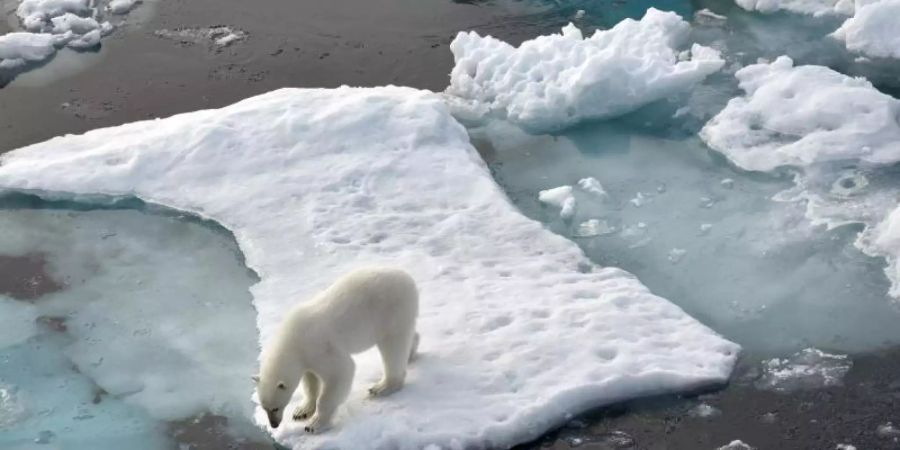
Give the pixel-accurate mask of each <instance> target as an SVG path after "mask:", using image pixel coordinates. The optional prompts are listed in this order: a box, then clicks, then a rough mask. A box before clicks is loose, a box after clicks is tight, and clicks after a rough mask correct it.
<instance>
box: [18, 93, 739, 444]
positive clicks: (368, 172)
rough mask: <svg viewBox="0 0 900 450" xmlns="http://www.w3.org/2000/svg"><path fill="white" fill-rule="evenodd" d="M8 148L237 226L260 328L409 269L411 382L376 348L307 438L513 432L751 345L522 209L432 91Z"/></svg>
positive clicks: (716, 370) (706, 372)
mask: <svg viewBox="0 0 900 450" xmlns="http://www.w3.org/2000/svg"><path fill="white" fill-rule="evenodd" d="M0 161H2V165H0V186H3V187H5V188H8V189H14V190H24V191H28V192H32V193H35V194H39V195H41V196H43V197H46V198H70V199H71V198H74V199H76V200H80V201H87V202H90V201H91V199H96V198H97V197H93V195H95V194H104V195H108V196H114V197H116V196H138V197H140V198H143V199H145V200H146V201H148V202H152V203H155V204H161V205H165V206H168V207H172V208H176V209H179V210H183V211H186V212H190V213H193V214H196V215H199V216H201V217H204V218H208V219H212V220H215V221H217V222H218V223H220V224H222V225H223V226H225V227H226V228H228V229H230V230H232V231H233V232H234V235H235V238H236V240H237V242H238V243H239V245H240V246H241V249H242V250H243V253H244V255H245V256H246V263H247V265H248V266H249V267H251V268H252V269H254V270H255V271H256V272H257V273H258V274H259V276H260V277H261V279H260V281H259V283H258V284H256V285H254V286H253V287H252V288H251V291H252V294H253V297H254V299H253V304H254V305H255V306H256V309H257V313H258V316H257V324H258V327H259V331H260V339H261V341H260V342H261V343H262V344H265V343H266V342H268V340H269V338H270V337H271V336H272V335H273V333H274V331H275V329H276V327H277V326H278V325H279V323H280V321H281V319H282V318H283V317H284V311H285V310H286V309H287V308H289V307H290V306H291V305H293V304H295V303H296V302H298V301H302V300H303V299H307V298H309V297H310V296H311V295H312V294H313V293H315V292H317V291H319V290H320V289H322V288H324V287H325V286H327V285H328V284H329V283H330V282H331V281H332V280H333V279H334V278H335V277H336V276H338V275H340V274H342V273H345V272H347V271H348V270H350V269H351V268H353V267H357V266H360V265H365V264H373V263H385V264H391V265H394V266H399V267H402V268H405V269H406V270H408V271H409V272H410V273H412V274H413V275H414V277H415V278H416V280H417V282H418V283H419V286H420V289H421V292H422V300H421V301H422V305H421V313H420V318H419V331H420V333H421V334H422V343H421V346H420V350H421V352H422V356H421V357H420V358H419V359H418V360H417V361H416V362H415V364H414V365H413V366H412V369H411V371H410V374H409V379H408V384H407V385H406V386H405V387H404V389H403V390H402V391H400V392H398V393H396V394H394V395H393V396H391V397H389V398H385V399H381V400H378V401H371V400H366V399H365V397H366V394H365V390H366V386H367V385H368V384H370V383H371V382H373V381H375V380H376V379H377V378H378V377H380V375H381V363H380V361H379V359H378V356H377V354H376V353H374V352H368V353H366V354H364V355H361V357H359V358H358V359H357V370H356V377H355V384H354V388H353V391H352V393H351V395H350V399H349V400H348V401H347V403H346V406H345V407H344V408H342V410H341V411H340V413H339V415H338V418H337V423H336V428H334V429H332V430H330V431H329V432H327V433H324V434H320V435H308V434H306V433H305V432H303V424H302V423H296V422H289V423H285V424H283V425H282V426H281V427H280V428H279V429H277V430H272V433H273V435H274V437H275V438H276V439H277V440H278V441H280V442H281V443H283V444H286V445H289V446H291V447H294V448H336V447H337V448H355V447H360V446H365V447H367V448H399V449H407V448H409V449H412V448H422V447H425V446H427V445H429V444H437V445H441V446H442V447H461V448H465V447H472V446H474V447H480V446H492V447H506V446H509V445H512V444H514V443H517V442H522V441H526V440H530V439H533V438H535V437H537V436H538V435H540V434H541V433H543V432H545V431H546V430H547V429H548V428H550V427H553V426H557V425H561V424H562V423H563V422H564V421H565V420H567V419H566V418H567V417H571V415H573V414H577V413H579V412H581V411H584V410H586V409H588V408H591V407H596V406H599V405H603V404H607V403H610V402H614V401H619V400H623V399H626V398H631V397H635V396H644V395H649V394H653V393H659V392H667V391H673V390H682V389H691V388H695V387H698V386H700V385H705V384H710V383H719V382H722V381H724V380H726V379H727V377H728V375H729V373H730V371H731V369H732V366H733V364H734V361H735V357H736V355H737V352H738V348H737V346H736V345H734V344H732V343H730V342H728V341H726V340H724V339H723V338H721V337H719V336H718V335H717V334H715V333H714V332H712V331H711V330H710V329H708V328H706V327H705V326H703V325H701V324H700V323H699V322H697V321H695V320H694V319H692V318H691V317H690V316H688V315H686V314H685V313H684V312H683V311H682V310H680V309H679V308H678V307H676V306H674V305H672V304H671V303H669V302H667V301H665V300H663V299H662V298H660V297H657V296H655V295H653V294H651V293H650V292H649V291H648V290H647V289H646V288H645V287H644V286H643V285H641V284H640V282H639V281H638V280H637V279H636V278H635V277H633V276H632V275H630V274H628V273H626V272H624V271H622V270H620V269H615V268H601V267H597V266H595V265H593V264H592V263H590V262H589V261H588V260H587V259H586V258H585V256H584V254H583V253H582V252H581V251H580V250H579V249H578V247H577V246H576V245H575V244H574V243H572V242H571V241H569V240H567V239H565V238H563V237H560V236H556V235H554V234H552V233H550V232H548V231H547V230H546V229H545V228H544V227H543V226H542V225H541V224H540V223H538V222H535V221H531V220H528V219H527V218H525V217H523V216H522V215H521V214H520V213H519V212H517V210H516V209H515V208H514V207H513V206H512V205H511V204H510V203H509V201H508V200H507V199H506V198H505V196H504V195H503V193H502V191H500V189H499V187H498V186H497V185H496V184H495V183H494V181H493V180H492V179H491V176H490V174H489V172H488V170H487V169H486V167H485V166H484V163H483V162H482V161H481V160H480V159H479V157H478V155H477V153H476V152H475V150H474V149H473V148H472V147H471V146H470V144H469V141H468V134H467V132H466V130H465V129H464V128H463V127H462V126H461V125H459V124H458V123H457V122H456V121H454V120H453V118H452V117H451V115H450V113H449V110H448V108H447V107H446V105H445V104H444V103H443V102H442V100H441V98H440V97H439V96H437V95H434V94H431V93H427V92H422V91H416V90H412V89H406V88H393V87H389V88H373V89H351V88H340V89H334V90H300V89H284V90H279V91H275V92H272V93H269V94H265V95H261V96H258V97H254V98H251V99H248V100H245V101H242V102H240V103H237V104H235V105H232V106H229V107H226V108H223V109H219V110H208V111H199V112H195V113H189V114H183V115H178V116H174V117H171V118H168V119H163V120H153V121H145V122H137V123H131V124H126V125H122V126H119V127H115V128H107V129H102V130H95V131H91V132H89V133H86V134H84V135H80V136H66V137H61V138H56V139H52V140H50V141H47V142H44V143H41V144H36V145H32V146H29V147H26V148H23V149H20V150H17V151H14V152H11V153H7V154H5V155H3V156H2V157H0ZM150 306H152V305H148V307H150ZM170 309H171V308H170ZM102 312H103V311H102V308H101V309H98V310H97V311H96V313H97V314H101V313H102ZM220 332H221V330H220ZM182 342H184V344H186V345H188V346H189V348H190V346H192V345H195V343H194V342H193V341H192V340H190V339H186V340H184V341H182ZM227 353H228V352H223V354H227ZM184 354H185V355H191V356H193V357H196V358H206V357H207V356H208V355H211V354H212V352H205V351H197V352H193V353H191V352H186V353H184ZM217 364H221V363H217ZM103 366H104V364H101V365H100V366H99V367H100V368H102V367H103ZM226 366H227V364H226ZM226 368H228V369H229V370H230V369H232V368H230V367H223V369H226ZM97 370H98V371H99V370H102V369H99V368H98V369H97ZM179 377H180V375H179V376H178V377H175V376H173V375H171V374H169V375H168V376H161V377H159V378H157V379H156V383H158V384H159V385H167V384H169V383H171V382H173V381H175V380H177V379H179ZM234 377H238V375H234ZM241 378H243V377H241ZM230 379H231V376H229V380H230ZM123 381H127V380H123ZM230 382H231V381H230ZM233 382H234V383H239V382H240V381H239V380H238V379H237V378H235V380H234V381H233ZM299 397H300V394H299V393H298V394H297V400H299ZM256 419H257V421H258V422H259V423H264V422H265V420H264V416H263V415H262V414H261V413H259V412H258V413H257V415H256Z"/></svg>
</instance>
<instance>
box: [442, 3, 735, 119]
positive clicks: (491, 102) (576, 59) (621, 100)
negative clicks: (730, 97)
mask: <svg viewBox="0 0 900 450" xmlns="http://www.w3.org/2000/svg"><path fill="white" fill-rule="evenodd" d="M689 32H690V25H688V23H687V22H686V21H684V20H683V19H682V18H681V17H680V16H678V15H677V14H675V13H673V12H662V11H659V10H657V9H654V8H650V9H649V10H647V13H646V14H645V15H644V17H643V18H642V19H641V20H640V21H637V20H633V19H626V20H623V21H621V22H619V23H618V24H617V25H616V26H615V27H613V28H612V29H610V30H603V31H599V30H598V31H596V32H595V33H594V34H593V35H591V36H590V37H585V36H584V35H583V34H582V32H581V30H579V29H578V28H577V27H575V26H574V25H572V24H569V25H568V26H566V27H564V28H563V29H562V32H561V33H560V34H553V35H548V36H540V37H537V38H535V39H532V40H529V41H526V42H524V43H522V44H521V45H520V46H519V47H518V48H517V47H513V46H512V45H509V44H507V43H506V42H503V41H500V40H498V39H495V38H493V37H490V36H485V37H482V36H479V35H478V34H477V33H475V32H463V33H459V34H458V35H457V36H456V39H454V40H453V42H452V43H451V44H450V50H451V51H452V52H453V57H454V60H455V66H454V68H453V71H452V72H451V74H450V86H449V87H448V88H447V90H446V94H447V95H448V96H449V100H450V102H451V104H452V105H453V106H454V113H455V114H457V115H458V116H459V117H461V118H463V119H466V120H477V119H479V118H481V117H485V116H497V117H501V118H505V119H507V120H509V121H510V122H513V123H516V124H518V125H520V126H523V127H526V128H528V129H531V130H535V131H550V130H557V129H561V128H565V127H567V126H570V125H573V124H575V123H578V122H581V121H584V120H588V119H604V118H610V117H615V116H619V115H622V114H625V113H628V112H631V111H634V110H635V109H637V108H639V107H641V106H643V105H646V104H648V103H651V102H654V101H657V100H660V99H663V98H666V97H668V96H670V95H672V94H674V93H677V92H680V91H684V90H686V89H688V88H690V87H691V86H693V85H694V84H696V83H698V82H700V81H701V80H703V79H704V78H705V77H706V76H707V75H709V74H711V73H713V72H716V71H718V70H719V69H721V68H722V66H723V65H724V61H723V60H722V58H721V57H720V56H719V52H718V51H716V50H714V49H712V48H709V47H704V46H701V45H697V44H694V45H693V46H691V47H690V49H689V50H683V51H682V50H679V49H681V48H683V47H684V46H685V45H686V44H687V40H688V33H689Z"/></svg>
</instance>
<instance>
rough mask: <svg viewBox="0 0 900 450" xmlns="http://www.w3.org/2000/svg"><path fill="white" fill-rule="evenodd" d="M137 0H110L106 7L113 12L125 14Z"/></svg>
mask: <svg viewBox="0 0 900 450" xmlns="http://www.w3.org/2000/svg"><path fill="white" fill-rule="evenodd" d="M138 1H139V0H112V1H111V2H109V5H108V6H107V8H109V12H111V13H113V14H127V13H128V12H129V11H131V10H132V9H134V6H135V5H136V4H137V3H138Z"/></svg>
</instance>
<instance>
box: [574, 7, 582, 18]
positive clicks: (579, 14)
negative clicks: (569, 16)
mask: <svg viewBox="0 0 900 450" xmlns="http://www.w3.org/2000/svg"><path fill="white" fill-rule="evenodd" d="M583 18H584V10H583V9H579V10H578V11H575V19H583Z"/></svg>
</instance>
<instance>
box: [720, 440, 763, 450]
mask: <svg viewBox="0 0 900 450" xmlns="http://www.w3.org/2000/svg"><path fill="white" fill-rule="evenodd" d="M716 450H756V448H755V447H751V446H749V445H747V444H745V443H744V441H741V440H733V441H731V442H729V443H728V444H727V445H723V446H721V447H719V448H718V449H716Z"/></svg>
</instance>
